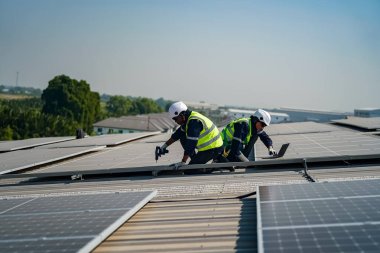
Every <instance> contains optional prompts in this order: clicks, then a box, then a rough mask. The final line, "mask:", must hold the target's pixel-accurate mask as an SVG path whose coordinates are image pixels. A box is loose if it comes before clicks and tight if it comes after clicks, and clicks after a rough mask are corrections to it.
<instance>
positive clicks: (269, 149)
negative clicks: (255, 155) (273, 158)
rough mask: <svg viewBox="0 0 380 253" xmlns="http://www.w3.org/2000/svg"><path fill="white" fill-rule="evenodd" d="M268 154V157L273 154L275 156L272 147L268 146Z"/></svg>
mask: <svg viewBox="0 0 380 253" xmlns="http://www.w3.org/2000/svg"><path fill="white" fill-rule="evenodd" d="M268 152H269V155H275V154H277V152H276V150H274V148H273V147H272V146H270V147H269V148H268Z"/></svg>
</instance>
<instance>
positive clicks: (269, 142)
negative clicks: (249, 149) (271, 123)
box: [259, 131, 273, 149]
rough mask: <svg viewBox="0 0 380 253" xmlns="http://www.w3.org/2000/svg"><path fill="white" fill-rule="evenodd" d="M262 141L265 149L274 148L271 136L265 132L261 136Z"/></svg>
mask: <svg viewBox="0 0 380 253" xmlns="http://www.w3.org/2000/svg"><path fill="white" fill-rule="evenodd" d="M259 137H260V140H261V141H262V142H263V143H264V145H265V147H267V148H268V149H269V148H270V147H272V146H273V142H272V139H271V138H270V137H269V135H268V134H267V133H266V132H265V131H263V132H261V134H259Z"/></svg>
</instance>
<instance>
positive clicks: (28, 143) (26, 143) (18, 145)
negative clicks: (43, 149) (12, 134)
mask: <svg viewBox="0 0 380 253" xmlns="http://www.w3.org/2000/svg"><path fill="white" fill-rule="evenodd" d="M73 139H75V137H45V138H31V139H25V140H17V141H2V142H0V153H1V152H9V151H15V150H19V149H26V148H33V147H37V146H41V145H47V144H51V143H56V142H63V141H68V140H73Z"/></svg>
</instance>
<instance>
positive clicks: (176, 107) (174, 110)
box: [169, 101, 187, 118]
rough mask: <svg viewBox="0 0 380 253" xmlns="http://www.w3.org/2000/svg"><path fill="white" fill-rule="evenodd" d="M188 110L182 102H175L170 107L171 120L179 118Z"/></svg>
mask: <svg viewBox="0 0 380 253" xmlns="http://www.w3.org/2000/svg"><path fill="white" fill-rule="evenodd" d="M186 110H187V106H186V105H185V104H184V103H183V102H181V101H179V102H175V103H174V104H172V105H171V106H170V107H169V115H170V118H174V117H177V116H178V115H179V114H180V113H181V112H183V111H186Z"/></svg>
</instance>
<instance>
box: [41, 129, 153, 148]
mask: <svg viewBox="0 0 380 253" xmlns="http://www.w3.org/2000/svg"><path fill="white" fill-rule="evenodd" d="M157 133H158V132H141V133H128V134H107V135H99V136H93V137H86V138H83V139H76V140H72V141H68V142H64V143H55V144H51V145H45V146H42V147H40V148H42V149H45V148H67V147H85V146H116V145H120V144H123V143H126V142H128V141H133V140H136V139H139V138H143V137H147V136H151V135H155V134H157Z"/></svg>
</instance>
